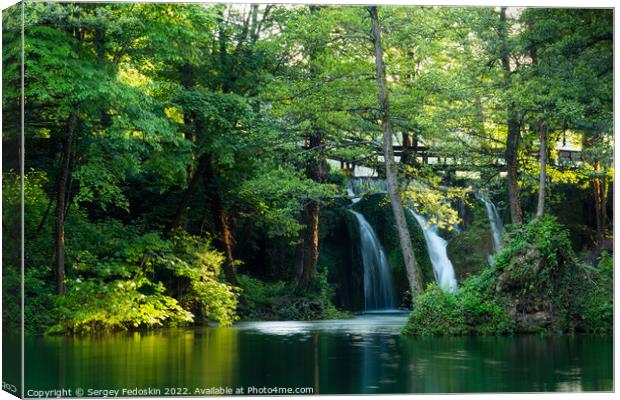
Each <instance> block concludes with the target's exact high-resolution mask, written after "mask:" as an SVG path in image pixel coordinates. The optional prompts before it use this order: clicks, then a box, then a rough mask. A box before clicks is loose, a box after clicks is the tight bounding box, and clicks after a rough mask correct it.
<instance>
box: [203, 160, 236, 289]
mask: <svg viewBox="0 0 620 400" xmlns="http://www.w3.org/2000/svg"><path fill="white" fill-rule="evenodd" d="M204 177H205V179H204V180H203V183H204V185H205V189H206V192H207V197H208V199H207V201H208V202H209V203H210V204H211V214H212V215H213V218H214V219H215V228H216V230H217V238H216V239H217V242H218V244H219V245H220V246H219V247H220V249H221V250H222V251H223V252H224V256H225V257H226V261H225V262H224V265H223V269H224V277H225V278H226V281H227V282H228V283H230V284H231V285H235V286H238V284H239V283H238V281H237V273H236V272H235V258H234V256H233V246H234V242H235V240H234V236H233V232H232V229H231V228H230V216H229V215H228V211H227V210H226V208H225V207H224V203H223V201H222V198H221V196H220V194H219V193H218V191H217V190H214V188H216V186H217V182H216V175H215V171H214V170H213V167H212V166H211V162H210V160H208V161H207V162H206V167H205V175H204Z"/></svg>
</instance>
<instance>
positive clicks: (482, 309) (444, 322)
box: [402, 274, 514, 336]
mask: <svg viewBox="0 0 620 400" xmlns="http://www.w3.org/2000/svg"><path fill="white" fill-rule="evenodd" d="M489 279H492V278H491V277H490V276H488V274H486V275H485V274H481V275H477V276H474V277H472V278H469V279H467V280H466V281H465V282H463V284H462V287H461V288H459V290H458V291H457V292H456V293H450V292H447V291H443V290H442V289H440V288H439V287H438V286H437V285H436V284H431V285H429V286H428V287H427V289H426V290H425V291H424V293H422V294H421V295H420V296H418V297H417V298H416V300H415V302H414V305H413V311H412V312H411V314H410V315H409V319H408V321H407V324H406V325H405V327H404V328H403V330H402V333H403V334H406V335H416V336H431V335H432V336H443V335H445V336H458V335H468V334H480V335H499V334H510V333H512V332H513V329H514V324H513V322H512V320H511V318H510V316H509V315H508V313H507V312H506V310H505V308H504V306H503V304H501V303H500V302H498V301H497V300H496V299H494V298H493V297H492V296H489V293H490V291H489V289H488V288H489V287H490V284H491V282H490V281H489Z"/></svg>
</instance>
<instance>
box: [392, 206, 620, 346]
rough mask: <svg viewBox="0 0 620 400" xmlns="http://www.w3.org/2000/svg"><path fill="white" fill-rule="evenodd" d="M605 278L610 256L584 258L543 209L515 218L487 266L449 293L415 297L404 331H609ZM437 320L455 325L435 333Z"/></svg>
mask: <svg viewBox="0 0 620 400" xmlns="http://www.w3.org/2000/svg"><path fill="white" fill-rule="evenodd" d="M611 282H612V267H611V258H609V256H607V255H606V254H603V256H602V259H601V261H600V262H599V263H598V266H594V265H585V264H583V263H582V262H580V261H579V260H578V259H577V257H576V255H575V253H574V252H573V250H572V248H571V241H570V239H569V233H568V230H567V229H566V228H565V227H564V226H562V225H561V224H559V223H558V222H557V219H556V218H554V217H551V216H547V217H544V218H541V219H536V220H534V221H532V222H530V223H528V224H523V225H513V226H512V227H511V228H510V231H509V232H508V233H507V235H506V237H505V244H504V247H503V248H502V250H501V251H500V252H499V254H498V255H497V256H496V258H495V262H494V263H493V265H489V266H487V267H485V268H484V269H483V270H482V271H480V272H479V273H477V274H475V275H473V276H471V277H469V278H467V279H466V280H465V281H464V282H463V283H462V284H461V285H460V287H459V289H458V291H457V292H456V293H455V294H450V293H443V292H441V291H438V290H437V289H436V288H429V289H428V290H427V291H426V292H425V293H423V294H422V295H420V296H419V297H417V298H416V299H415V301H414V310H413V312H412V313H411V316H410V319H409V321H408V323H407V327H406V328H405V330H404V333H408V334H414V335H425V334H426V335H438V334H447V335H457V334H464V333H467V334H499V333H511V332H519V333H534V332H536V333H552V332H560V331H564V332H576V331H582V332H597V333H609V332H611V330H612V326H613V311H612V310H613V289H612V285H611ZM461 314H462V315H463V318H461V317H460V315H461ZM457 316H458V318H457ZM436 321H440V322H439V323H438V324H439V325H445V324H446V323H454V324H457V325H456V327H450V328H449V329H442V330H441V332H437V329H436V328H434V327H433V326H429V325H431V324H434V323H436Z"/></svg>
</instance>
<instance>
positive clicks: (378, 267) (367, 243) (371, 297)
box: [349, 210, 396, 311]
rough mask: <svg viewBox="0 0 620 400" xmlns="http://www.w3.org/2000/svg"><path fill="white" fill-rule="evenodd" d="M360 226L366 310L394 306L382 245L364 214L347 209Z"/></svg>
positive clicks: (391, 285)
mask: <svg viewBox="0 0 620 400" xmlns="http://www.w3.org/2000/svg"><path fill="white" fill-rule="evenodd" d="M349 211H351V213H352V214H353V215H354V216H355V218H356V219H357V222H358V224H359V228H360V241H361V249H362V264H363V266H364V306H365V309H366V311H374V310H390V309H395V308H396V301H395V295H394V287H393V284H392V274H391V271H390V265H389V264H388V261H387V257H386V256H385V252H384V251H383V247H382V246H381V243H379V240H378V239H377V235H376V234H375V231H374V229H372V226H370V224H369V223H368V221H366V218H364V216H363V215H362V214H360V213H358V212H356V211H353V210H349Z"/></svg>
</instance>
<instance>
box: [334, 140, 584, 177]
mask: <svg viewBox="0 0 620 400" xmlns="http://www.w3.org/2000/svg"><path fill="white" fill-rule="evenodd" d="M403 149H404V148H403V146H400V145H395V146H394V157H395V158H396V159H397V161H398V160H399V159H400V157H401V156H402V155H403ZM409 151H410V152H411V153H410V154H411V157H412V158H413V157H415V159H416V161H417V163H418V165H424V166H427V167H430V168H431V169H433V170H435V171H437V172H445V173H456V172H457V171H459V172H469V171H477V170H479V169H480V168H481V167H487V168H494V169H497V170H498V171H500V172H504V171H506V164H505V162H504V152H503V151H495V152H494V153H495V154H490V155H489V156H490V158H492V159H493V162H492V163H490V164H485V165H483V166H481V165H474V164H471V163H464V162H462V161H461V160H458V159H457V158H455V157H453V156H446V155H445V154H438V153H435V152H433V151H432V150H431V149H430V148H428V147H427V146H423V145H418V146H416V147H410V148H409ZM376 156H377V160H378V162H375V163H372V162H369V160H368V159H369V158H370V157H366V158H364V159H361V160H352V159H340V158H337V157H330V159H332V160H334V162H336V163H338V162H339V163H340V169H342V170H345V171H350V172H351V173H352V174H353V173H354V171H355V169H356V167H362V168H367V169H370V170H376V169H378V168H380V167H381V165H383V161H382V160H383V154H382V153H381V152H378V153H377V154H376ZM529 156H530V157H532V158H534V159H536V160H538V159H539V157H540V154H539V153H538V152H537V151H532V152H530V153H529ZM548 160H549V165H551V166H553V167H556V168H574V167H576V166H577V165H579V164H580V163H582V162H584V161H585V160H584V157H583V154H582V152H581V150H572V149H557V157H556V158H554V159H550V158H548Z"/></svg>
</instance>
